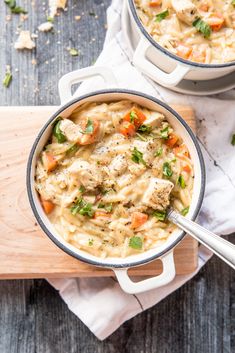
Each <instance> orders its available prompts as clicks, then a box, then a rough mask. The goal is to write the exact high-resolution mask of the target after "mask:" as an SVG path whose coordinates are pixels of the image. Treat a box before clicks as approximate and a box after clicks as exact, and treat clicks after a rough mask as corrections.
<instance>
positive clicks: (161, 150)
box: [154, 147, 163, 157]
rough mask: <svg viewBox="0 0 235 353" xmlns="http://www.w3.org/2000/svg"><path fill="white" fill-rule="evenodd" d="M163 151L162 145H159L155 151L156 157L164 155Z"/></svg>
mask: <svg viewBox="0 0 235 353" xmlns="http://www.w3.org/2000/svg"><path fill="white" fill-rule="evenodd" d="M162 152H163V149H162V147H159V149H158V150H157V151H156V152H155V153H154V157H160V156H161V155H162Z"/></svg>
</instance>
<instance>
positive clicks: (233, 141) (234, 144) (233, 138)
mask: <svg viewBox="0 0 235 353" xmlns="http://www.w3.org/2000/svg"><path fill="white" fill-rule="evenodd" d="M234 2H235V0H234ZM231 145H232V146H235V134H233V136H232V139H231Z"/></svg>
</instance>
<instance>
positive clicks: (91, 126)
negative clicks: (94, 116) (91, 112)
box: [83, 119, 94, 134]
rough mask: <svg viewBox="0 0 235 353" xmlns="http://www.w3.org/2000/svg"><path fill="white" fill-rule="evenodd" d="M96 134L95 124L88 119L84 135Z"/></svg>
mask: <svg viewBox="0 0 235 353" xmlns="http://www.w3.org/2000/svg"><path fill="white" fill-rule="evenodd" d="M93 132H94V124H93V121H92V120H90V119H88V120H87V123H86V128H85V130H84V131H83V133H84V134H93Z"/></svg>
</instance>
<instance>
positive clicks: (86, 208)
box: [70, 199, 94, 218]
mask: <svg viewBox="0 0 235 353" xmlns="http://www.w3.org/2000/svg"><path fill="white" fill-rule="evenodd" d="M70 211H71V213H72V215H73V216H76V214H77V213H79V214H80V215H82V216H88V217H90V218H91V217H93V215H94V211H93V209H92V204H91V203H89V202H86V201H85V200H83V199H79V200H78V201H77V202H76V203H75V204H74V206H72V207H71V209H70Z"/></svg>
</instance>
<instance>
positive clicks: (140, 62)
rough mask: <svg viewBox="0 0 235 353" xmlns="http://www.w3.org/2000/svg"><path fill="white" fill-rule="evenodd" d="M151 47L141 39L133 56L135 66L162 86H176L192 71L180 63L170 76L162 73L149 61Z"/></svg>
mask: <svg viewBox="0 0 235 353" xmlns="http://www.w3.org/2000/svg"><path fill="white" fill-rule="evenodd" d="M150 47H151V44H150V43H148V42H147V40H146V39H145V38H141V39H140V41H139V44H138V46H137V48H136V50H135V53H134V56H133V63H134V65H135V66H136V67H138V68H139V69H140V70H141V71H142V72H143V73H144V74H146V75H147V76H149V77H150V78H151V79H153V80H154V81H156V82H157V83H160V84H161V85H162V86H167V87H174V86H176V85H177V84H178V83H179V82H180V81H182V79H183V78H184V77H185V75H186V74H187V73H188V72H189V71H190V68H189V67H187V66H186V65H184V64H180V63H178V64H177V66H176V68H175V69H174V70H173V71H172V72H171V73H169V74H168V73H166V72H164V71H162V70H161V69H159V68H158V67H157V66H155V65H154V64H153V63H151V61H149V60H148V59H147V51H148V49H149V48H150Z"/></svg>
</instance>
